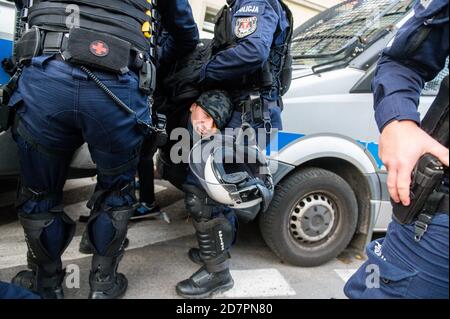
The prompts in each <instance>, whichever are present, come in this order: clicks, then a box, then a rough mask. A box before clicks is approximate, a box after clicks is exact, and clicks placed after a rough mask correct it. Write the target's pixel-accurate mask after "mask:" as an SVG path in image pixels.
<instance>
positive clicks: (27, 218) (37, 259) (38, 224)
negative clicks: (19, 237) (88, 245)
mask: <svg viewBox="0 0 450 319" xmlns="http://www.w3.org/2000/svg"><path fill="white" fill-rule="evenodd" d="M57 218H59V219H60V222H61V223H62V227H63V228H64V229H63V237H62V241H61V243H60V245H59V247H60V249H58V251H57V252H56V256H54V255H53V256H52V254H51V253H50V252H49V251H48V247H46V245H45V243H44V242H43V235H44V232H45V230H46V229H48V228H49V227H51V225H52V224H53V223H55V222H56V219H57ZM19 220H20V223H21V224H22V226H23V229H24V233H25V240H26V242H27V245H28V249H29V255H28V257H29V259H31V260H29V262H30V263H35V264H37V265H45V264H50V263H54V262H55V261H58V260H59V259H60V258H61V256H62V254H63V253H64V251H65V250H66V249H67V247H68V246H69V244H70V242H71V241H72V238H73V236H74V234H75V222H74V221H73V220H72V219H71V218H70V217H69V216H67V215H66V214H65V213H64V212H63V210H62V209H55V210H52V211H50V212H47V213H42V214H24V213H19ZM48 240H51V238H49V239H48Z"/></svg>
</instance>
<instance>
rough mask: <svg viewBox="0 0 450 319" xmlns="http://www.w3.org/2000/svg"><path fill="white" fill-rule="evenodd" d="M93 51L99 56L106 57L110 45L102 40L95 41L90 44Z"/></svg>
mask: <svg viewBox="0 0 450 319" xmlns="http://www.w3.org/2000/svg"><path fill="white" fill-rule="evenodd" d="M89 50H91V53H92V54H93V55H95V56H98V57H105V56H107V55H108V54H109V46H108V45H107V44H106V43H105V42H103V41H100V40H97V41H94V42H92V43H91V45H90V46H89Z"/></svg>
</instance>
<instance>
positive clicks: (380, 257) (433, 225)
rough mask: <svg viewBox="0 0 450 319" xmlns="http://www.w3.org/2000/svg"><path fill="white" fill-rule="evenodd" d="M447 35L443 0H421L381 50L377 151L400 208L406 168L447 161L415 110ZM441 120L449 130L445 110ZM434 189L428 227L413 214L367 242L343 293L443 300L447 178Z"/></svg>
mask: <svg viewBox="0 0 450 319" xmlns="http://www.w3.org/2000/svg"><path fill="white" fill-rule="evenodd" d="M448 39H449V2H448V0H422V1H419V2H418V3H417V5H416V7H415V13H414V16H413V17H412V18H411V19H410V20H409V21H408V22H407V23H406V24H405V25H404V26H403V27H402V28H401V29H400V30H399V32H398V35H397V36H396V38H395V39H394V41H393V43H392V45H391V46H390V47H388V48H387V49H386V50H385V51H384V53H383V56H382V58H381V61H380V62H379V65H378V69H377V72H376V76H375V79H374V81H373V91H374V94H375V113H376V114H375V115H376V120H377V123H378V126H379V128H380V131H381V139H380V156H381V159H382V160H383V162H384V164H385V165H386V168H387V170H388V181H387V183H388V188H389V192H390V195H391V197H392V199H393V201H394V202H395V203H396V204H401V205H403V206H405V207H407V206H409V205H410V204H411V201H412V198H410V185H411V181H412V177H411V173H412V171H413V169H414V167H415V166H416V164H417V162H418V161H419V159H420V158H421V157H422V156H423V155H424V154H431V155H433V156H435V157H436V158H438V159H439V160H440V161H441V162H442V163H443V164H444V166H446V167H447V168H448V165H449V150H448V141H447V142H446V143H447V145H445V146H446V147H445V146H443V145H442V144H440V143H438V142H437V141H436V140H435V139H433V138H432V137H431V136H430V135H428V134H427V133H426V132H425V131H424V130H423V129H422V128H421V119H420V114H419V112H418V110H417V107H418V104H419V99H420V95H421V92H422V90H423V88H424V85H425V83H426V82H427V81H431V80H433V79H434V78H435V77H436V76H437V75H438V73H439V72H440V71H441V70H443V68H444V67H445V63H446V59H447V58H448V55H449V40H448ZM444 81H447V82H446V83H447V88H446V89H444V90H441V93H444V94H446V101H444V103H446V106H447V108H448V78H447V79H445V80H444ZM445 91H446V92H445ZM444 96H445V95H444ZM446 121H447V130H448V113H447V119H446ZM447 134H448V131H447ZM439 192H441V193H443V194H445V195H444V197H443V199H442V200H441V203H440V205H437V206H440V207H439V208H438V209H437V211H433V212H431V213H432V214H431V215H430V217H431V218H432V220H429V221H427V224H428V225H427V226H426V227H422V226H424V224H421V223H420V222H422V220H420V222H418V220H417V218H416V220H415V222H413V223H411V224H401V223H399V222H398V221H397V219H395V218H394V221H393V222H392V223H391V224H390V226H389V229H388V232H387V234H386V238H385V239H380V240H377V241H375V242H373V243H372V244H370V245H369V247H368V248H367V254H368V257H369V260H368V261H367V262H366V263H365V264H364V265H363V266H362V267H361V268H360V269H359V270H358V272H357V273H356V274H355V275H354V276H353V277H352V278H351V279H350V281H349V282H348V283H347V285H346V287H345V293H346V295H347V296H348V297H350V298H369V299H372V298H408V299H409V298H427V299H428V298H448V296H449V294H448V293H449V290H448V289H449V285H448V284H449V278H448V274H449V217H448V176H447V178H444V181H443V185H442V186H441V187H440V190H439ZM421 216H424V215H421ZM424 230H425V231H424Z"/></svg>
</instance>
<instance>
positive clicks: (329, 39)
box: [292, 0, 415, 67]
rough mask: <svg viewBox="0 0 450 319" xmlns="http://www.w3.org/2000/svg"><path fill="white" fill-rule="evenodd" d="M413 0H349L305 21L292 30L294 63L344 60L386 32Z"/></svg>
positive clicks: (412, 3) (323, 62) (398, 19)
mask: <svg viewBox="0 0 450 319" xmlns="http://www.w3.org/2000/svg"><path fill="white" fill-rule="evenodd" d="M414 3H415V1H414V0H403V1H402V0H348V1H344V2H343V3H341V4H339V5H337V6H335V7H333V8H331V9H328V10H327V11H325V12H323V13H321V14H319V15H318V16H316V17H314V18H312V19H311V20H309V21H307V22H306V23H305V24H303V25H302V26H300V27H299V28H298V29H297V30H296V31H295V33H294V39H293V43H292V55H293V56H294V61H295V62H294V63H295V65H297V66H302V65H304V66H308V67H313V66H317V65H321V64H328V63H331V62H334V61H344V60H346V59H348V58H349V57H351V56H352V54H353V53H354V52H355V50H362V49H364V47H367V46H369V45H370V44H372V43H373V42H375V41H376V40H378V39H379V38H380V37H382V36H383V35H385V34H386V32H387V30H389V29H391V28H392V27H393V26H394V25H395V24H396V23H398V22H399V21H400V20H401V19H402V18H403V17H404V16H405V15H406V14H407V13H408V12H409V11H410V10H411V9H412V7H413V6H414Z"/></svg>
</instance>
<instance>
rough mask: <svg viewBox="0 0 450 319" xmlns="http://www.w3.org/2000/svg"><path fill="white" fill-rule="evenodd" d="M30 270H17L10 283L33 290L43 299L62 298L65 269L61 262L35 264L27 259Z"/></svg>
mask: <svg viewBox="0 0 450 319" xmlns="http://www.w3.org/2000/svg"><path fill="white" fill-rule="evenodd" d="M28 264H29V267H30V266H31V267H30V268H31V269H32V270H25V271H21V272H19V273H18V274H17V275H16V276H15V277H14V278H13V279H12V284H14V285H16V286H19V287H22V288H25V289H27V290H30V291H33V292H35V293H37V294H38V295H40V296H41V298H43V299H64V291H63V288H62V284H63V281H64V277H65V271H64V270H63V269H62V266H61V262H60V261H59V262H55V263H53V264H49V265H43V266H37V265H36V264H33V265H32V264H31V261H30V260H29V261H28Z"/></svg>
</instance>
